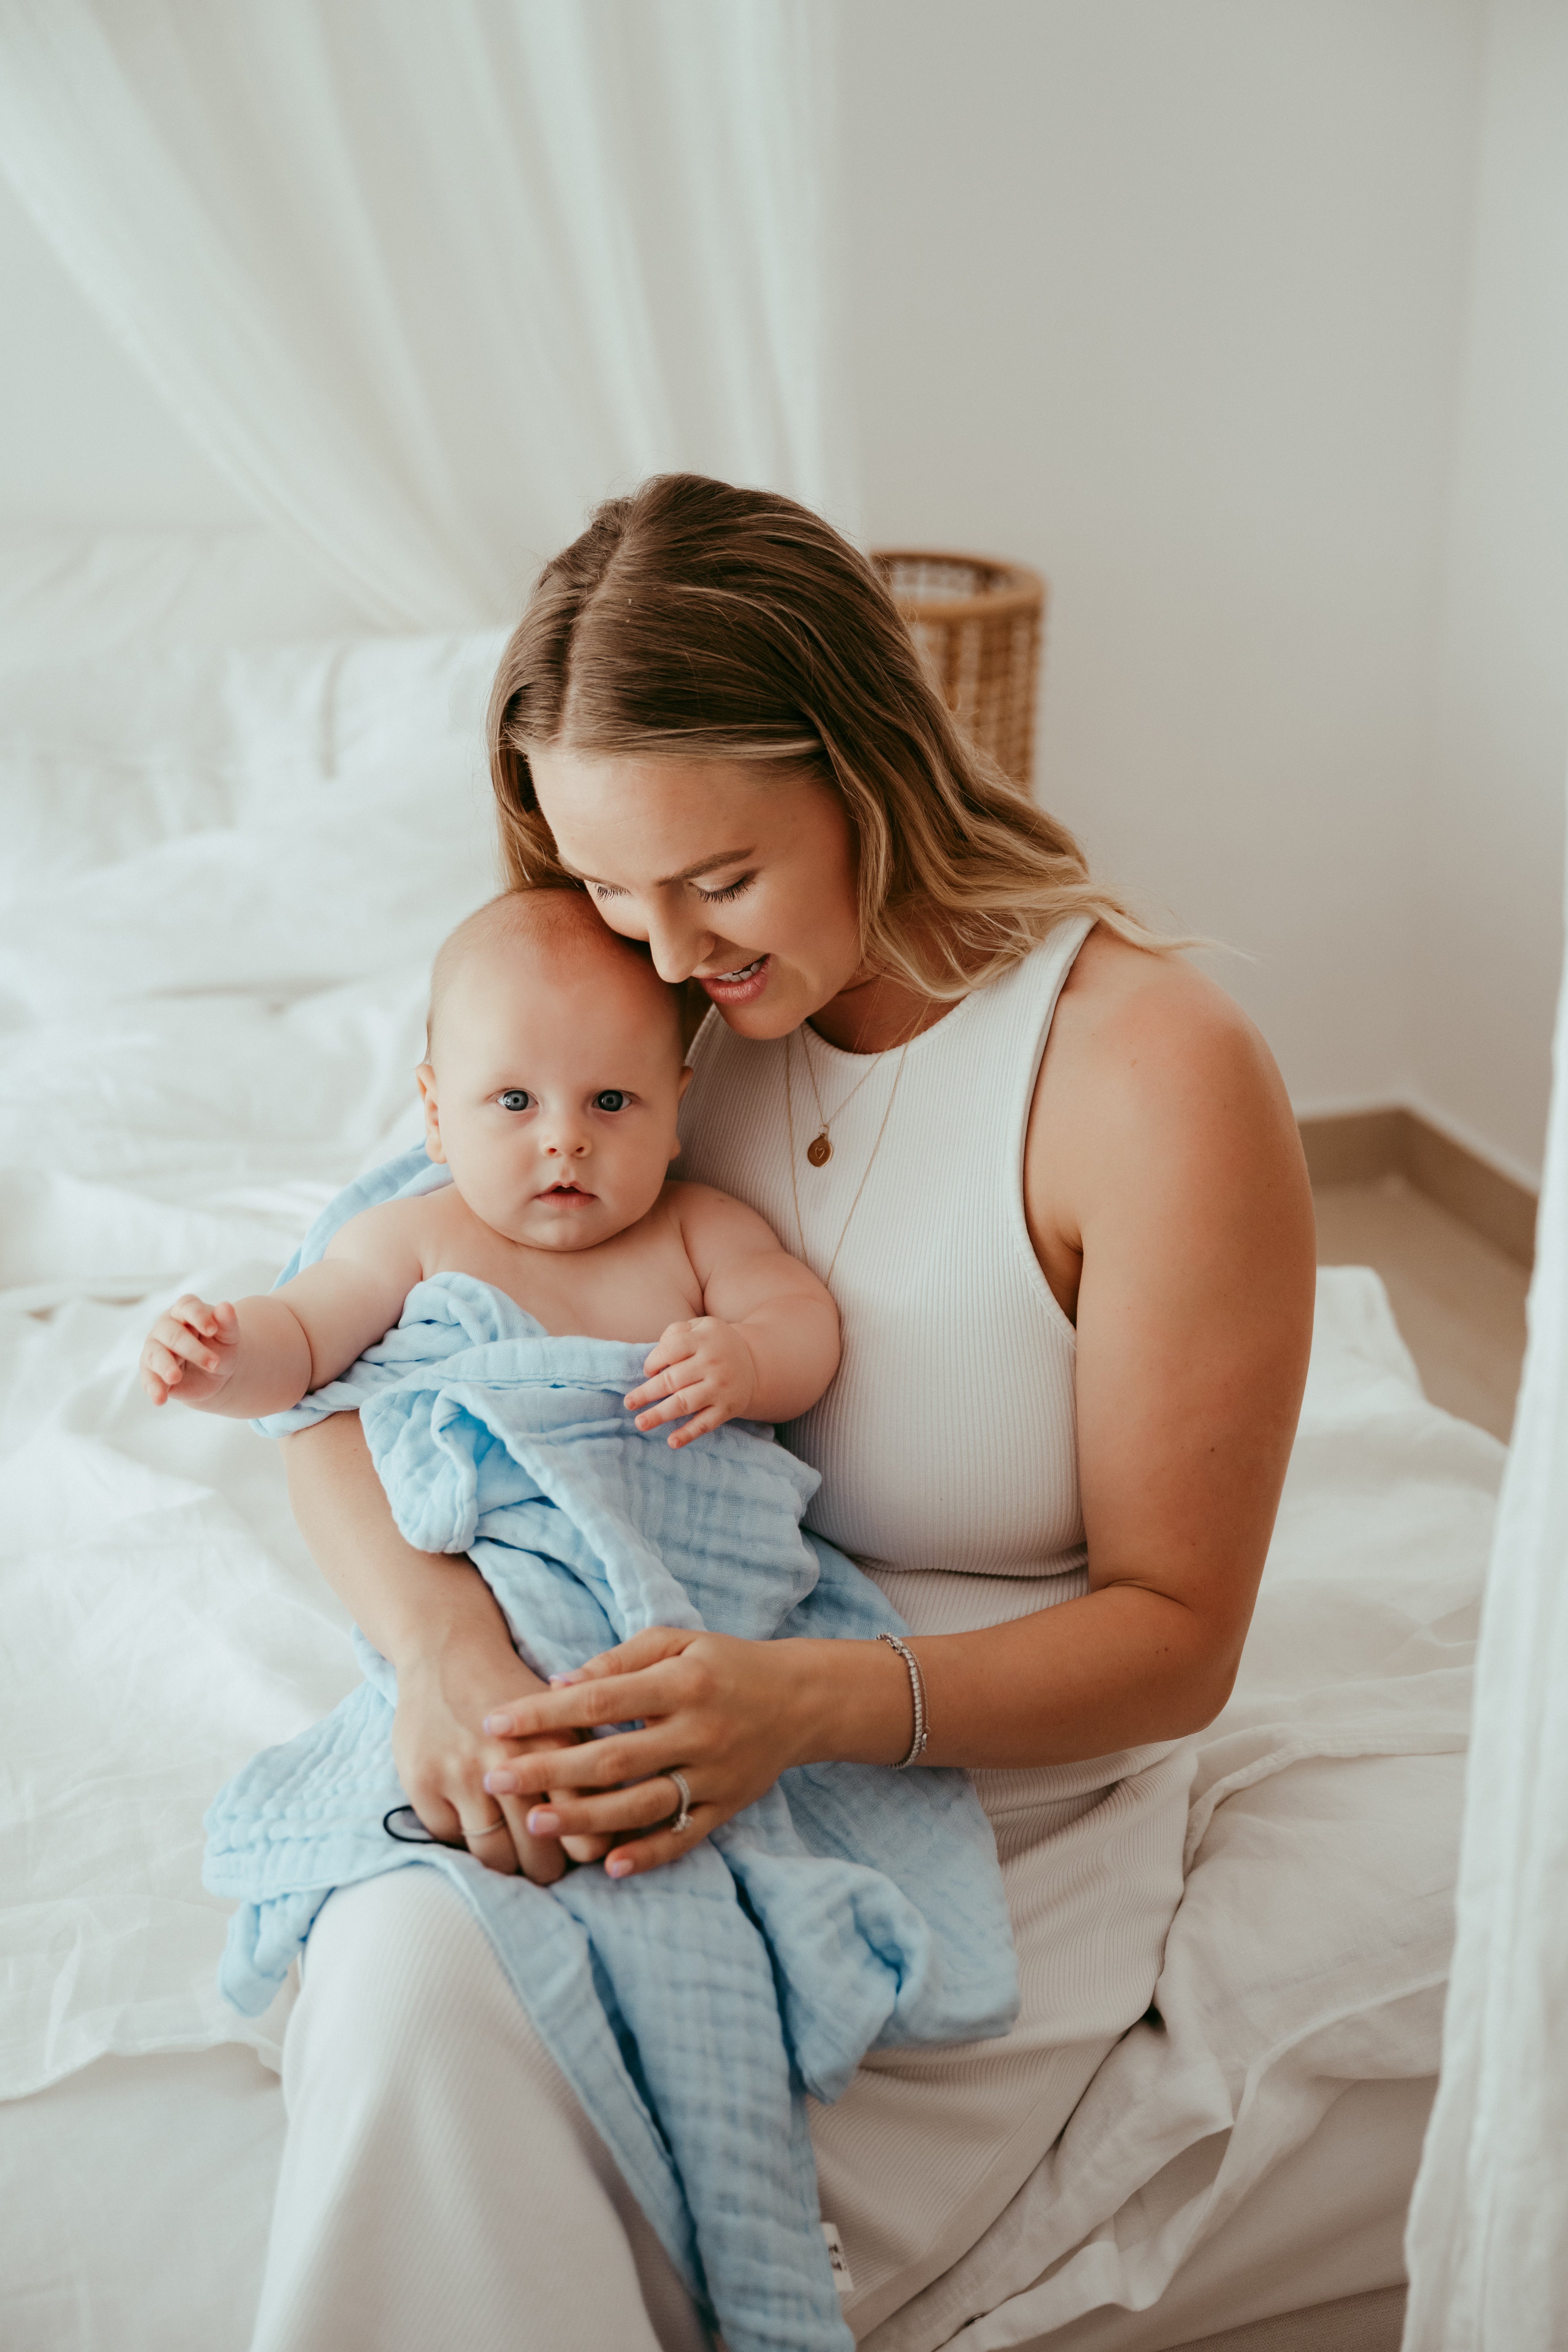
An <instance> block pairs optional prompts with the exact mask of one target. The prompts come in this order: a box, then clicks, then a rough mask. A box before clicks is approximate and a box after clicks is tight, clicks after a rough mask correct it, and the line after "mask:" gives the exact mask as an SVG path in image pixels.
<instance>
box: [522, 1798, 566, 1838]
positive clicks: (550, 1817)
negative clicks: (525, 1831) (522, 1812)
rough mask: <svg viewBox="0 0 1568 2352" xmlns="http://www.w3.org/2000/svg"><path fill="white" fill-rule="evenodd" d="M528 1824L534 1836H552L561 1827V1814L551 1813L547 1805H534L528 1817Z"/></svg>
mask: <svg viewBox="0 0 1568 2352" xmlns="http://www.w3.org/2000/svg"><path fill="white" fill-rule="evenodd" d="M528 1826H529V1828H530V1829H531V1831H532V1832H533V1834H534V1836H535V1837H553V1836H554V1835H555V1832H556V1831H557V1830H558V1829H559V1828H560V1827H561V1816H560V1814H559V1813H552V1811H551V1810H550V1808H549V1806H548V1805H535V1807H534V1809H533V1811H532V1812H531V1813H530V1815H529V1817H528Z"/></svg>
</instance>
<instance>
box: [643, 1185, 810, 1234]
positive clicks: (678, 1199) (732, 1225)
mask: <svg viewBox="0 0 1568 2352" xmlns="http://www.w3.org/2000/svg"><path fill="white" fill-rule="evenodd" d="M664 1199H665V1203H666V1206H667V1207H668V1211H669V1213H670V1214H671V1215H672V1216H673V1217H674V1218H675V1220H676V1222H677V1223H678V1224H679V1227H680V1229H681V1232H682V1233H683V1234H685V1235H686V1236H687V1238H688V1241H689V1240H690V1238H691V1236H692V1235H693V1234H698V1235H701V1236H703V1237H711V1238H712V1239H713V1240H714V1241H722V1242H724V1243H726V1244H729V1245H730V1246H731V1247H732V1248H742V1249H753V1250H757V1249H782V1248H783V1247H784V1244H783V1243H782V1242H781V1241H780V1240H779V1237H778V1235H777V1234H775V1233H774V1231H773V1227H772V1225H770V1224H769V1223H768V1221H767V1219H766V1218H765V1217H760V1216H758V1214H757V1213H756V1211H755V1209H748V1208H747V1206H746V1204H745V1202H743V1201H737V1200H736V1198H735V1196H734V1194H733V1193H732V1192H720V1190H719V1188H718V1186H717V1185H716V1184H688V1183H676V1182H670V1183H668V1184H667V1185H666V1186H665V1188H664Z"/></svg>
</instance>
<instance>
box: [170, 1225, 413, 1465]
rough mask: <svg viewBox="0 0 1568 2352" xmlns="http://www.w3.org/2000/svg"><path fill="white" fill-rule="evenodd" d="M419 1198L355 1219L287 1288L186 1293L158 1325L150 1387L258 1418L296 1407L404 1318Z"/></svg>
mask: <svg viewBox="0 0 1568 2352" xmlns="http://www.w3.org/2000/svg"><path fill="white" fill-rule="evenodd" d="M413 1205H414V1204H413V1203H412V1202H408V1203H405V1202H386V1203H385V1204H384V1207H382V1208H378V1209H367V1210H366V1211H365V1212H364V1213H363V1215H362V1216H358V1217H353V1218H351V1219H350V1220H349V1223H347V1224H346V1225H343V1226H342V1227H341V1228H340V1230H339V1231H338V1232H337V1233H336V1234H333V1236H332V1238H331V1241H330V1242H329V1243H328V1244H327V1252H326V1255H325V1256H324V1257H323V1258H322V1259H321V1262H320V1263H319V1264H318V1265H308V1266H307V1267H306V1268H305V1270H304V1272H303V1273H302V1274H297V1275H296V1276H295V1277H294V1279H293V1281H292V1282H286V1283H285V1284H284V1285H283V1287H282V1288H281V1290H273V1291H268V1293H267V1294H266V1295H265V1296H264V1297H255V1298H242V1299H240V1300H239V1301H238V1303H237V1305H234V1306H231V1305H230V1304H229V1303H228V1302H227V1300H225V1301H223V1303H222V1304H220V1305H218V1306H216V1307H209V1306H208V1304H207V1302H206V1301H205V1299H203V1298H195V1297H190V1296H187V1297H184V1298H180V1299H176V1301H175V1302H174V1306H173V1307H171V1308H170V1309H169V1311H168V1313H167V1314H166V1315H161V1316H160V1317H159V1318H158V1320H157V1322H156V1323H154V1325H153V1328H152V1330H151V1331H150V1332H149V1333H148V1336H147V1341H146V1344H145V1346H144V1347H143V1348H142V1362H141V1367H140V1370H141V1375H142V1387H143V1388H144V1389H145V1390H146V1391H147V1393H148V1395H149V1396H150V1397H151V1398H152V1400H153V1403H154V1404H166V1403H167V1402H168V1400H169V1399H170V1397H171V1396H174V1397H178V1399H179V1400H180V1402H181V1403H182V1404H189V1405H195V1407H196V1408H197V1409H198V1411H200V1412H221V1413H227V1414H230V1415H232V1416H233V1417H234V1418H235V1419H237V1420H241V1421H248V1420H252V1419H255V1418H256V1417H258V1416H259V1415H262V1414H265V1413H269V1412H287V1411H288V1409H289V1406H290V1405H295V1404H298V1403H299V1402H300V1398H301V1397H303V1396H307V1395H308V1394H309V1393H310V1391H311V1390H312V1389H319V1388H321V1387H323V1386H324V1385H325V1383H326V1382H327V1381H334V1380H336V1379H337V1377H338V1374H339V1373H340V1372H342V1371H346V1370H348V1367H349V1366H350V1365H351V1364H352V1363H353V1360H354V1359H355V1357H356V1356H359V1355H361V1354H362V1353H363V1350H364V1349H366V1348H368V1347H370V1346H372V1345H373V1344H374V1341H376V1340H377V1339H383V1338H384V1336H385V1334H386V1333H387V1332H388V1331H389V1330H390V1329H391V1328H392V1326H393V1325H394V1324H395V1322H396V1320H397V1318H398V1317H399V1315H401V1313H402V1312H403V1302H404V1300H405V1298H406V1297H407V1296H408V1293H409V1292H410V1291H411V1290H412V1289H413V1287H414V1286H415V1284H416V1282H418V1281H419V1279H420V1277H421V1274H422V1271H423V1269H422V1266H421V1264H420V1257H419V1252H418V1250H417V1248H416V1230H417V1228H416V1221H415V1220H414V1219H412V1218H410V1217H409V1215H408V1214H407V1210H408V1209H409V1208H411V1207H412V1206H413Z"/></svg>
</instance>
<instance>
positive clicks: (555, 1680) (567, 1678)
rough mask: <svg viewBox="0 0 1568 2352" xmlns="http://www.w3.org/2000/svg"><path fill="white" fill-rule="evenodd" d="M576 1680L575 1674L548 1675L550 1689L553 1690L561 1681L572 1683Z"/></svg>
mask: <svg viewBox="0 0 1568 2352" xmlns="http://www.w3.org/2000/svg"><path fill="white" fill-rule="evenodd" d="M576 1680H577V1676H576V1675H551V1677H550V1687H551V1689H552V1690H555V1689H557V1688H558V1687H559V1686H560V1685H561V1684H562V1683H574V1682H575V1681H576Z"/></svg>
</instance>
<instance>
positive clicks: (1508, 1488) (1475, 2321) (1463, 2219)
mask: <svg viewBox="0 0 1568 2352" xmlns="http://www.w3.org/2000/svg"><path fill="white" fill-rule="evenodd" d="M1553 1063H1554V1070H1553V1086H1552V1120H1551V1132H1550V1135H1549V1137H1548V1141H1547V1153H1546V1174H1545V1181H1544V1183H1543V1186H1542V1199H1541V1213H1540V1219H1539V1226H1538V1232H1537V1237H1536V1257H1535V1274H1534V1278H1533V1280H1532V1281H1531V1288H1530V1340H1529V1346H1528V1349H1527V1350H1526V1355H1525V1365H1524V1382H1523V1387H1522V1389H1521V1392H1520V1402H1519V1411H1518V1415H1517V1418H1516V1420H1515V1423H1514V1433H1513V1444H1512V1448H1511V1450H1510V1455H1509V1464H1508V1470H1507V1474H1506V1476H1505V1479H1504V1483H1503V1490H1502V1496H1501V1501H1500V1508H1499V1514H1498V1523H1497V1535H1496V1538H1495V1540H1494V1543H1493V1548H1492V1559H1491V1568H1490V1572H1489V1580H1488V1589H1487V1596H1486V1602H1485V1607H1484V1611H1483V1614H1482V1621H1481V1640H1480V1653H1479V1658H1478V1661H1477V1682H1476V1711H1475V1723H1474V1730H1473V1736H1472V1739H1471V1746H1470V1757H1469V1763H1468V1770H1467V1778H1466V1802H1465V1824H1464V1836H1463V1843H1462V1846H1461V1851H1460V1860H1459V1881H1458V1941H1457V1945H1456V1948H1455V1953H1454V1968H1453V1975H1452V1979H1451V1981H1450V1985H1449V1990H1448V2000H1447V2011H1446V2014H1445V2019H1444V2030H1443V2063H1442V2075H1441V2079H1440V2081H1439V2084H1438V2089H1437V2103H1436V2108H1435V2110H1434V2113H1433V2117H1432V2123H1431V2126H1430V2129H1429V2131H1428V2133H1427V2137H1426V2150H1425V2153H1424V2156H1423V2159H1422V2165H1421V2172H1420V2177H1419V2179H1417V2181H1416V2184H1415V2200H1414V2202H1413V2204H1412V2207H1411V2212H1410V2225H1409V2234H1408V2242H1407V2252H1408V2255H1409V2262H1410V2281H1411V2284H1410V2304H1409V2311H1408V2315H1407V2318H1406V2322H1405V2352H1561V2347H1562V2346H1563V2343H1564V2342H1565V2341H1568V973H1565V975H1564V982H1563V993H1562V995H1561V997H1560V999H1559V1003H1558V1012H1557V1037H1556V1044H1555V1047H1554V1050H1553Z"/></svg>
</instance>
